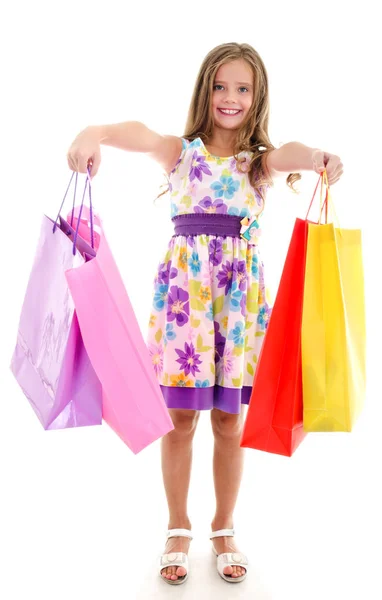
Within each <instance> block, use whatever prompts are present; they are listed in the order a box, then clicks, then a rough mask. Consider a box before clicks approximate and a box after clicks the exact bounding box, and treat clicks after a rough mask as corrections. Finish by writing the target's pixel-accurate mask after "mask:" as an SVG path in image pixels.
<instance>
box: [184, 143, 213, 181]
mask: <svg viewBox="0 0 382 600" xmlns="http://www.w3.org/2000/svg"><path fill="white" fill-rule="evenodd" d="M203 173H204V174H205V175H212V172H211V170H210V168H209V166H208V165H207V163H206V159H205V158H204V156H200V155H199V156H198V153H197V151H196V150H195V152H194V154H193V155H192V161H191V169H190V177H189V179H190V181H194V179H195V178H197V179H199V181H202V178H203Z"/></svg>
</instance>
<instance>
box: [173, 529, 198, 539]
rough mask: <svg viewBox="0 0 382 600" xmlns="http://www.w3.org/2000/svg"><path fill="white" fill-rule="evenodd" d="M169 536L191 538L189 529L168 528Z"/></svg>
mask: <svg viewBox="0 0 382 600" xmlns="http://www.w3.org/2000/svg"><path fill="white" fill-rule="evenodd" d="M170 537H188V538H190V540H192V539H193V537H192V533H191V530H190V529H169V530H168V532H167V538H170Z"/></svg>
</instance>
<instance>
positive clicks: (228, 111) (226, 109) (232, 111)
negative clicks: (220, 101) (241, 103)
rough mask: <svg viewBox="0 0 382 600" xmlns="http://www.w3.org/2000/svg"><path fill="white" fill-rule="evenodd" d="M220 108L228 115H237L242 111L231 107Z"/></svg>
mask: <svg viewBox="0 0 382 600" xmlns="http://www.w3.org/2000/svg"><path fill="white" fill-rule="evenodd" d="M220 110H221V111H222V112H223V113H225V114H226V115H236V114H237V113H238V112H240V111H239V110H231V109H229V108H221V109H220Z"/></svg>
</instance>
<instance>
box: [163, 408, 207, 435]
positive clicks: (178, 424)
mask: <svg viewBox="0 0 382 600" xmlns="http://www.w3.org/2000/svg"><path fill="white" fill-rule="evenodd" d="M169 413H170V416H171V419H172V422H173V423H174V427H175V429H174V430H173V431H171V432H170V433H173V434H176V435H177V434H179V435H181V436H186V435H193V434H194V432H195V429H196V425H197V423H198V420H199V416H200V412H199V411H197V410H186V409H184V410H183V409H178V408H177V409H169Z"/></svg>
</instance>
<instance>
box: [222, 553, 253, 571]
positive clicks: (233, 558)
mask: <svg viewBox="0 0 382 600" xmlns="http://www.w3.org/2000/svg"><path fill="white" fill-rule="evenodd" d="M218 563H220V564H221V565H222V567H223V566H225V567H226V566H227V565H231V567H234V566H235V565H236V566H237V567H245V568H247V566H248V558H247V557H246V555H245V554H243V553H242V552H223V553H222V554H219V555H218Z"/></svg>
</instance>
